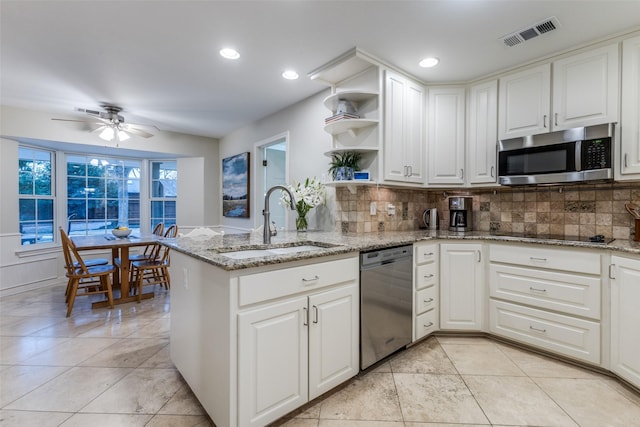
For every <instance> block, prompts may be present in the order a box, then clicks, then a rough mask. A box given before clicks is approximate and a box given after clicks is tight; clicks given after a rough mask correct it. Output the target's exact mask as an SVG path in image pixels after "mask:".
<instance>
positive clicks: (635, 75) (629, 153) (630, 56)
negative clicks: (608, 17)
mask: <svg viewBox="0 0 640 427" xmlns="http://www.w3.org/2000/svg"><path fill="white" fill-rule="evenodd" d="M620 115H621V118H620V144H621V148H620V150H618V152H619V153H620V157H619V159H618V161H619V163H618V164H619V165H620V168H614V170H618V169H619V170H620V176H618V177H616V179H640V37H634V38H631V39H628V40H625V41H623V42H622V110H621V112H620ZM616 166H617V165H616Z"/></svg>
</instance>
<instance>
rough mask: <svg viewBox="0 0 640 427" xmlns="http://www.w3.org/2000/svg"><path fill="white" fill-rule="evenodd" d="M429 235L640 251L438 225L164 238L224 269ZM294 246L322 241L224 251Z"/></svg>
mask: <svg viewBox="0 0 640 427" xmlns="http://www.w3.org/2000/svg"><path fill="white" fill-rule="evenodd" d="M428 240H475V241H493V242H505V243H531V244H544V245H553V246H565V247H579V248H590V249H605V250H610V251H613V252H622V253H630V254H637V255H640V242H636V241H633V240H622V239H618V240H614V241H612V242H610V243H593V242H589V241H587V242H585V241H575V240H563V239H557V238H545V237H524V236H517V235H516V236H505V235H496V234H492V233H490V232H483V231H473V232H467V233H454V232H448V231H442V230H435V231H434V230H413V231H387V232H380V233H361V234H357V233H340V232H326V231H306V232H302V233H298V232H295V231H289V232H287V231H284V232H280V233H279V234H278V235H277V236H274V237H273V238H272V242H271V244H270V245H264V244H263V243H262V234H257V233H242V234H226V235H220V236H214V237H210V238H189V237H179V238H176V239H167V240H164V241H163V242H162V243H163V244H165V245H167V246H169V247H171V248H172V249H175V250H176V251H179V252H182V253H185V254H187V255H190V256H192V257H195V258H198V259H201V260H203V261H205V262H207V263H209V264H212V265H215V266H216V267H219V268H221V269H223V270H227V271H232V270H240V269H245V268H251V267H259V266H263V265H271V264H280V263H284V262H290V261H298V260H303V259H309V258H316V257H320V256H329V255H339V254H344V253H349V252H361V251H369V250H375V249H381V248H385V247H392V246H400V245H409V244H413V243H415V242H419V241H428ZM298 245H316V246H321V248H318V249H316V250H312V251H303V252H296V253H287V254H274V255H269V256H260V257H255V258H245V259H233V258H229V257H227V256H225V255H223V254H224V253H225V252H231V251H240V250H252V249H265V248H282V247H289V246H298Z"/></svg>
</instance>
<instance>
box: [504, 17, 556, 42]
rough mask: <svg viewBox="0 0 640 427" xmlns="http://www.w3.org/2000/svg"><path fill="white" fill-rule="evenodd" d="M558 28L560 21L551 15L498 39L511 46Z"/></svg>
mask: <svg viewBox="0 0 640 427" xmlns="http://www.w3.org/2000/svg"><path fill="white" fill-rule="evenodd" d="M558 28H560V22H559V21H558V18H556V17H555V16H552V17H551V18H547V19H545V20H543V21H540V22H538V23H536V24H533V25H532V26H530V27H528V28H523V29H521V30H518V31H514V32H513V33H511V34H507V35H506V36H504V37H501V38H500V41H501V42H502V43H504V45H505V46H508V47H513V46H517V45H519V44H521V43H524V42H526V41H527V40H531V39H533V38H536V37H538V36H540V35H542V34H546V33H549V32H551V31H554V30H557V29H558Z"/></svg>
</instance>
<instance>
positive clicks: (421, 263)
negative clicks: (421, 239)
mask: <svg viewBox="0 0 640 427" xmlns="http://www.w3.org/2000/svg"><path fill="white" fill-rule="evenodd" d="M438 284H439V274H438V245H437V244H434V243H415V244H414V245H413V288H414V292H413V341H416V340H419V339H421V338H424V337H426V336H427V335H429V334H431V333H432V332H435V331H437V330H438V323H439V322H438V313H439V311H440V310H439V306H440V304H439V298H438V293H439V292H438V291H439V286H438Z"/></svg>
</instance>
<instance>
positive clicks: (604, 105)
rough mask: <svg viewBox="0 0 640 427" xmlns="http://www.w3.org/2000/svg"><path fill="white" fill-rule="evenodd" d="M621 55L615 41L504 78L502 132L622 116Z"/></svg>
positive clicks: (538, 129) (541, 130) (504, 134)
mask: <svg viewBox="0 0 640 427" xmlns="http://www.w3.org/2000/svg"><path fill="white" fill-rule="evenodd" d="M618 61H619V55H618V45H617V44H613V45H610V46H605V47H601V48H598V49H593V50H590V51H588V52H584V53H580V54H577V55H573V56H570V57H567V58H562V59H559V60H557V61H555V62H553V64H544V65H540V66H537V67H534V68H531V69H527V70H524V71H521V72H518V73H515V74H510V75H508V76H505V77H503V78H501V79H500V91H499V92H500V101H499V103H498V109H499V113H498V124H499V127H498V137H499V138H500V139H508V138H515V137H520V136H526V135H531V134H537V133H544V132H549V131H554V130H563V129H569V128H573V127H579V126H591V125H595V124H601V123H610V122H617V121H618V102H619V96H618ZM552 66H553V88H551V67H552ZM551 89H553V90H551Z"/></svg>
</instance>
